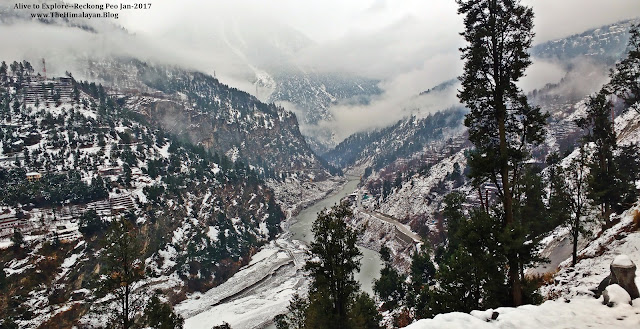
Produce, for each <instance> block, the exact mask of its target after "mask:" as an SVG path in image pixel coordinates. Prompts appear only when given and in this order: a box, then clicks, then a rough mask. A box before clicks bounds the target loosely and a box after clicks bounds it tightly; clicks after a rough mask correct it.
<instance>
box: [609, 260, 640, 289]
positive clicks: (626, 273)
mask: <svg viewBox="0 0 640 329" xmlns="http://www.w3.org/2000/svg"><path fill="white" fill-rule="evenodd" d="M610 268H611V281H610V282H611V284H617V285H619V286H620V287H622V288H623V289H624V290H626V291H627V293H628V294H629V296H630V297H631V299H632V300H633V299H636V298H638V297H640V292H638V287H637V286H636V283H635V278H636V264H634V263H633V261H632V260H631V259H629V256H627V255H618V256H616V258H615V259H614V260H613V262H611V266H610Z"/></svg>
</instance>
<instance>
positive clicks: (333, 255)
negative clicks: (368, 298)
mask: <svg viewBox="0 0 640 329" xmlns="http://www.w3.org/2000/svg"><path fill="white" fill-rule="evenodd" d="M350 216H352V213H351V210H350V209H349V208H347V207H346V206H345V205H339V206H335V207H333V208H332V209H330V210H328V211H323V212H322V213H320V214H319V215H318V218H317V219H316V220H315V222H314V223H313V226H312V229H311V230H312V231H313V234H314V241H313V242H312V243H311V248H310V249H311V250H310V251H311V255H312V256H313V258H311V259H310V260H309V261H308V262H307V264H306V266H305V268H306V269H307V270H308V271H309V274H310V275H311V279H312V283H311V287H310V291H309V300H310V304H309V311H308V312H307V325H308V326H309V327H311V328H339V327H344V325H345V324H346V323H347V322H348V314H349V305H350V303H351V301H352V299H353V298H354V296H355V294H356V292H357V291H358V289H359V287H358V283H357V281H356V280H355V278H354V272H355V271H359V270H360V257H362V253H361V252H360V250H358V248H357V247H356V240H357V233H356V232H355V231H354V230H352V229H350V228H349V227H348V226H347V224H346V223H345V219H346V218H348V217H350Z"/></svg>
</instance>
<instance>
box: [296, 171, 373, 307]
mask: <svg viewBox="0 0 640 329" xmlns="http://www.w3.org/2000/svg"><path fill="white" fill-rule="evenodd" d="M347 178H348V179H349V181H348V182H347V183H346V184H345V185H344V186H343V187H342V188H341V189H340V190H338V191H337V192H335V193H332V194H331V195H329V196H328V197H326V198H324V199H322V200H320V201H318V202H316V203H315V204H313V205H312V206H310V207H307V208H306V209H304V210H302V211H301V212H300V213H299V214H298V215H297V216H296V217H295V222H294V223H293V224H292V225H291V226H290V227H289V232H291V234H292V238H293V239H296V240H300V241H304V242H305V243H306V244H309V243H310V242H311V240H312V238H313V233H312V232H311V226H312V225H313V222H314V221H315V219H316V217H318V213H319V212H320V211H322V210H323V209H325V208H330V207H332V206H334V205H336V204H338V203H339V202H340V200H341V199H342V198H344V197H345V196H347V195H349V194H351V193H352V192H353V191H354V190H355V189H356V187H357V186H358V182H360V178H359V177H356V176H347ZM358 249H360V251H361V252H362V260H361V268H360V272H358V273H357V274H356V279H357V280H358V282H359V283H360V286H361V288H362V290H363V291H365V292H367V293H368V294H369V295H372V296H373V280H374V279H377V278H378V277H380V270H381V269H382V267H383V264H382V260H381V259H380V254H378V253H377V252H375V251H372V250H369V249H366V248H362V247H358Z"/></svg>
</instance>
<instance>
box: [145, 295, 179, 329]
mask: <svg viewBox="0 0 640 329" xmlns="http://www.w3.org/2000/svg"><path fill="white" fill-rule="evenodd" d="M144 324H145V325H146V326H149V327H151V328H154V329H182V326H183V325H184V319H183V318H182V317H181V316H180V315H177V314H175V313H174V312H173V308H172V307H171V304H168V303H164V302H162V301H161V300H160V296H159V294H158V293H156V294H154V295H153V297H151V299H149V302H148V303H147V306H146V307H145V309H144Z"/></svg>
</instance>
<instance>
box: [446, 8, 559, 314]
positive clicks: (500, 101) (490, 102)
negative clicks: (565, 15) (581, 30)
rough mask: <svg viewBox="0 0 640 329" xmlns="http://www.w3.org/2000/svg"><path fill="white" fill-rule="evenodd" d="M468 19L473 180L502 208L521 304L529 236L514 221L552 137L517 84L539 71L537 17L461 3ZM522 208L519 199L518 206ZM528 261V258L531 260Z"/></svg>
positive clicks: (464, 97) (465, 99) (465, 85)
mask: <svg viewBox="0 0 640 329" xmlns="http://www.w3.org/2000/svg"><path fill="white" fill-rule="evenodd" d="M457 3H458V5H459V9H458V13H459V14H461V15H464V16H465V17H464V25H465V30H464V32H462V33H461V34H462V36H463V37H464V39H465V40H466V42H467V45H466V46H465V47H463V48H461V52H462V59H463V60H464V73H463V75H462V76H461V77H460V78H459V79H460V81H461V82H462V89H461V90H460V91H459V93H458V98H459V99H460V101H461V102H462V103H464V104H465V105H466V106H467V107H468V108H469V110H470V113H469V114H468V115H467V117H466V118H465V125H466V126H467V127H468V128H469V140H470V141H471V142H472V143H473V144H474V146H475V148H474V150H473V151H472V152H471V153H470V156H469V159H468V160H469V167H470V169H471V172H470V176H471V178H472V179H473V182H474V183H475V184H476V185H480V184H482V183H484V182H487V181H491V182H493V183H494V184H495V185H496V186H498V196H499V198H500V199H501V203H502V214H500V216H502V229H503V237H504V239H505V244H504V248H505V250H504V252H505V253H506V256H507V259H508V266H509V271H508V282H509V285H510V287H511V291H512V296H511V297H512V301H513V305H521V304H522V302H523V298H522V284H521V277H520V275H521V273H520V272H521V271H520V269H521V267H522V265H523V264H522V259H523V257H521V255H520V254H519V253H520V252H519V250H518V249H519V248H520V249H521V247H522V243H520V241H523V240H522V237H521V236H518V235H521V232H522V230H521V229H519V228H518V226H519V219H517V218H515V215H514V192H515V191H516V189H517V186H518V184H519V180H520V178H521V174H522V169H523V164H524V163H525V161H526V160H527V159H528V156H529V154H528V152H527V151H528V148H529V147H530V146H531V145H533V144H539V143H540V142H541V141H542V140H543V137H544V125H545V120H546V115H545V114H543V113H541V111H540V109H539V108H537V107H532V106H530V105H529V104H528V103H527V98H526V96H524V94H523V92H522V90H521V89H520V88H518V86H517V85H516V83H517V82H518V80H519V79H520V78H521V77H522V76H524V72H525V70H526V68H527V67H528V66H529V65H530V64H531V60H530V59H529V53H528V51H527V50H528V49H529V47H530V46H531V42H532V39H533V36H534V33H533V32H532V28H533V11H532V10H531V8H529V7H526V6H523V5H521V4H520V1H519V0H480V1H477V0H457ZM515 202H517V200H515ZM526 258H528V257H526Z"/></svg>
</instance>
